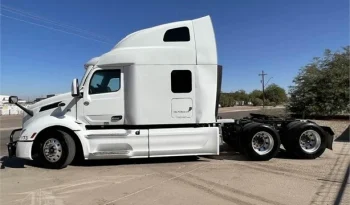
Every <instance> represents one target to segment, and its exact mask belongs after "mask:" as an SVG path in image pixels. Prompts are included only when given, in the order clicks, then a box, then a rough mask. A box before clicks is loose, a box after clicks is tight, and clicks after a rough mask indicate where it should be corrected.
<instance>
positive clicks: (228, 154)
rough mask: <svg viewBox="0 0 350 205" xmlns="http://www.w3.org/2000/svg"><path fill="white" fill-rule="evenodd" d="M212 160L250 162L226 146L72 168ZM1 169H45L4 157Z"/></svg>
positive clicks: (282, 153)
mask: <svg viewBox="0 0 350 205" xmlns="http://www.w3.org/2000/svg"><path fill="white" fill-rule="evenodd" d="M276 158H282V159H293V158H292V157H290V156H288V154H287V153H286V151H284V150H283V149H280V152H279V153H278V154H277V156H276ZM211 160H233V161H249V159H247V158H246V157H245V156H244V155H242V154H240V153H239V152H237V151H235V150H233V149H232V148H231V147H229V146H228V145H226V144H224V145H222V146H221V152H220V155H212V156H184V157H160V158H142V159H104V160H79V161H78V160H76V161H73V163H72V164H71V165H70V166H82V167H92V166H118V165H136V164H162V163H163V164H169V163H179V162H181V163H186V162H194V161H196V162H209V161H211ZM0 163H1V167H0V169H5V168H26V166H30V167H39V168H41V167H43V166H42V165H41V164H40V163H38V162H37V161H32V160H24V159H19V158H16V157H12V158H9V157H8V156H4V157H2V158H1V159H0Z"/></svg>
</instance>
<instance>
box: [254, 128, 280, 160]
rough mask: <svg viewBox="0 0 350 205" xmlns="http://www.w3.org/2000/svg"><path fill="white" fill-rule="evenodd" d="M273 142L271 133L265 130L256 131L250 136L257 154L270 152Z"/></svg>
mask: <svg viewBox="0 0 350 205" xmlns="http://www.w3.org/2000/svg"><path fill="white" fill-rule="evenodd" d="M274 143H275V142H274V140H273V137H272V135H271V134H270V133H268V132H265V131H260V132H257V133H256V134H255V135H254V136H253V138H252V146H253V149H254V151H255V152H256V153H257V154H259V155H265V154H268V153H269V152H271V150H272V149H273V145H274Z"/></svg>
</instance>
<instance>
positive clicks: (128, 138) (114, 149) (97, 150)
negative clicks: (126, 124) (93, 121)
mask: <svg viewBox="0 0 350 205" xmlns="http://www.w3.org/2000/svg"><path fill="white" fill-rule="evenodd" d="M137 132H138V133H139V134H137ZM84 135H85V137H86V138H87V141H88V144H89V157H88V158H89V159H117V158H143V157H148V130H146V129H145V130H138V129H135V130H125V129H110V130H109V129H108V130H88V131H85V133H84Z"/></svg>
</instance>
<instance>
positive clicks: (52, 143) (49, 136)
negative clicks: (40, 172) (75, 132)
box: [38, 130, 76, 169]
mask: <svg viewBox="0 0 350 205" xmlns="http://www.w3.org/2000/svg"><path fill="white" fill-rule="evenodd" d="M38 147H39V151H38V152H39V160H40V162H42V164H43V165H44V167H46V168H50V169H62V168H65V167H67V166H68V165H69V164H70V163H71V162H72V161H73V159H74V156H75V153H76V148H75V142H74V140H73V139H72V137H71V136H70V135H69V134H68V133H66V132H64V131H62V130H50V131H48V132H46V133H45V136H44V137H42V138H41V139H40V142H39V146H38ZM48 152H51V154H50V153H48Z"/></svg>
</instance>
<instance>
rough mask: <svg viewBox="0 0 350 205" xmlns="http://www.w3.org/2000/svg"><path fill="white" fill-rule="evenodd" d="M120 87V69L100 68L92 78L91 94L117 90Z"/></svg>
mask: <svg viewBox="0 0 350 205" xmlns="http://www.w3.org/2000/svg"><path fill="white" fill-rule="evenodd" d="M119 89H120V70H98V71H96V72H95V73H94V74H93V75H92V77H91V80H90V85H89V94H91V95H93V94H100V93H110V92H116V91H118V90H119Z"/></svg>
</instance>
